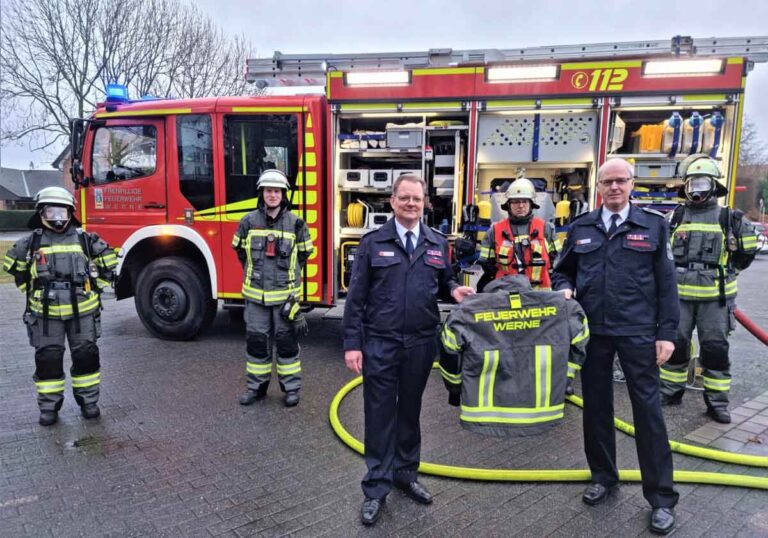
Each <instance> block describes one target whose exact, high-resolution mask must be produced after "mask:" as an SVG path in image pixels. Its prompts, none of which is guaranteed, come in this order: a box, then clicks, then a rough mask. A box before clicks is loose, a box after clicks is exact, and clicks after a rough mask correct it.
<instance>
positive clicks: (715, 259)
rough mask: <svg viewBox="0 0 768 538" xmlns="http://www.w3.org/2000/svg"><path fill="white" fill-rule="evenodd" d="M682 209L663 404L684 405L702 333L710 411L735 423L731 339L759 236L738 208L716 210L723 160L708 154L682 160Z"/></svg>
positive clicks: (675, 217)
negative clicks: (740, 280) (673, 332)
mask: <svg viewBox="0 0 768 538" xmlns="http://www.w3.org/2000/svg"><path fill="white" fill-rule="evenodd" d="M679 174H680V176H681V177H682V178H683V185H682V186H681V188H680V193H679V195H680V197H681V198H684V199H685V202H684V204H683V205H681V206H679V207H678V208H676V209H675V211H673V212H671V218H670V231H671V238H670V243H671V247H672V255H673V257H674V262H675V266H676V269H677V289H678V294H679V296H680V325H679V327H678V331H677V341H676V342H675V351H674V353H673V355H672V358H671V359H670V360H669V362H667V363H666V364H664V365H662V367H661V392H662V403H663V404H664V405H678V404H680V403H681V401H682V397H683V392H684V390H685V384H686V380H687V377H688V363H689V361H690V347H691V336H692V333H693V329H694V327H695V328H698V335H699V344H700V350H701V352H700V360H701V365H702V367H703V371H702V377H703V380H704V402H705V404H706V406H707V414H708V415H709V416H710V417H712V418H713V419H714V420H716V421H717V422H721V423H724V424H727V423H729V422H731V415H730V413H729V411H728V392H729V390H730V387H731V372H730V366H731V363H730V359H729V357H728V336H729V335H730V333H731V332H732V331H733V330H734V328H735V317H734V308H735V299H736V277H737V275H738V272H739V271H741V270H743V269H746V268H747V267H748V266H749V264H750V263H751V262H752V260H753V259H754V256H755V253H756V250H757V238H756V236H755V231H754V228H753V226H752V224H751V223H750V222H749V221H747V220H746V219H745V218H744V215H743V214H742V213H741V212H740V211H734V210H731V209H730V208H728V207H723V206H720V205H718V203H717V199H718V198H719V197H721V196H725V195H726V194H727V193H728V190H727V189H726V188H725V187H724V186H723V185H722V184H720V182H719V181H718V179H719V178H720V177H721V174H720V169H719V168H718V166H717V162H715V160H714V159H712V158H710V157H709V156H707V155H704V154H697V155H691V156H690V157H688V158H687V159H686V160H684V161H683V162H681V163H680V172H679Z"/></svg>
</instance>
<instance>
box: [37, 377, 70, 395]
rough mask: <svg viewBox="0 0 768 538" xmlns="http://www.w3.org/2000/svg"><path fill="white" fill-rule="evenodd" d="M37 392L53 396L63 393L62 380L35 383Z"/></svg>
mask: <svg viewBox="0 0 768 538" xmlns="http://www.w3.org/2000/svg"><path fill="white" fill-rule="evenodd" d="M35 386H36V387H37V392H38V393H40V394H55V393H57V392H64V380H63V379H55V380H50V381H35Z"/></svg>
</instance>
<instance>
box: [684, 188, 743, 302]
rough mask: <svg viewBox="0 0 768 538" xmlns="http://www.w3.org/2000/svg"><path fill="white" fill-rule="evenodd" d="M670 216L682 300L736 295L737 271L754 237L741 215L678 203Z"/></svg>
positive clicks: (711, 205)
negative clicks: (679, 204)
mask: <svg viewBox="0 0 768 538" xmlns="http://www.w3.org/2000/svg"><path fill="white" fill-rule="evenodd" d="M671 215H672V217H671V228H672V230H671V237H670V243H671V245H672V255H673V257H674V261H675V268H676V270H677V292H678V294H679V296H680V299H681V300H683V301H715V300H721V301H725V299H732V298H734V297H736V293H737V289H736V276H737V274H738V270H743V269H746V268H747V267H748V266H749V264H750V263H751V262H752V260H753V259H754V257H755V254H756V252H757V236H756V235H755V231H754V228H753V226H752V224H751V223H750V222H749V221H747V220H746V219H745V218H744V216H743V214H741V212H738V211H731V210H730V209H728V208H726V207H721V206H719V205H717V201H716V200H715V199H712V200H711V203H709V204H706V206H704V207H699V206H695V205H690V204H686V205H685V206H679V207H678V209H676V210H675V211H674V212H672V214H671Z"/></svg>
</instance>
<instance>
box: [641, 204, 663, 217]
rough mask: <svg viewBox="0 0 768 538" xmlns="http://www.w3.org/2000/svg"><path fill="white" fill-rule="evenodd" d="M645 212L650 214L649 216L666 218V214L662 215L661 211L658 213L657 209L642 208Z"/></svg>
mask: <svg viewBox="0 0 768 538" xmlns="http://www.w3.org/2000/svg"><path fill="white" fill-rule="evenodd" d="M640 209H642V210H643V211H645V212H646V213H648V214H649V215H656V216H657V217H661V218H662V219H663V218H664V213H661V212H660V211H656V210H655V209H651V208H650V207H641V208H640Z"/></svg>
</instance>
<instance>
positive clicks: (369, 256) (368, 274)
mask: <svg viewBox="0 0 768 538" xmlns="http://www.w3.org/2000/svg"><path fill="white" fill-rule="evenodd" d="M392 193H393V194H392V197H391V198H390V203H391V204H392V209H393V211H394V214H395V216H394V218H392V219H390V220H388V221H387V222H386V223H385V224H384V225H383V226H382V227H381V228H379V229H378V230H374V231H372V232H370V233H368V234H366V235H365V236H364V237H363V238H362V240H361V241H360V246H359V247H358V249H357V254H356V256H355V264H354V269H353V273H352V279H351V281H350V284H349V292H348V294H347V300H346V304H345V307H344V321H343V330H344V361H345V362H346V365H347V367H348V368H349V369H350V370H352V371H353V372H355V373H356V374H359V373H361V372H362V374H363V390H364V392H363V401H364V409H365V463H366V465H367V467H368V472H367V474H366V475H365V477H364V478H363V481H362V488H363V493H364V495H365V500H364V502H363V506H362V511H361V520H362V522H363V524H364V525H373V524H374V523H376V521H377V520H378V519H379V516H380V515H381V509H382V507H383V505H384V502H385V499H386V496H387V494H388V493H389V492H390V490H391V489H392V486H393V485H394V486H395V487H397V488H398V489H401V490H402V491H403V492H404V493H405V494H406V495H408V496H409V497H411V498H412V499H414V500H415V501H417V502H419V503H421V504H430V503H431V502H432V495H431V494H430V493H429V491H427V489H426V488H425V487H424V486H423V485H422V484H421V483H420V482H419V481H418V480H417V475H416V470H417V469H418V467H419V460H420V451H421V431H420V425H419V415H420V413H421V397H422V393H423V392H424V387H425V386H426V383H427V378H428V377H429V372H430V370H431V368H432V362H433V360H434V359H435V355H436V353H437V339H436V337H437V327H438V324H439V323H440V312H439V310H438V305H437V300H438V296H439V297H442V298H444V299H451V298H452V299H453V300H455V301H456V302H461V301H462V300H463V299H464V297H466V296H468V295H471V294H473V293H474V290H473V289H472V288H469V287H466V286H459V284H458V282H457V281H456V278H455V276H454V275H453V272H452V271H451V263H450V260H449V259H448V243H447V241H446V240H445V238H444V237H443V236H442V235H441V234H439V233H438V232H436V231H434V230H432V229H431V228H428V227H427V226H424V225H423V224H422V223H421V218H422V215H423V213H424V201H425V197H426V185H425V183H424V180H423V179H422V178H420V177H419V176H417V175H413V174H404V175H401V176H400V177H398V178H397V179H396V180H395V182H394V185H393V187H392Z"/></svg>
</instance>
